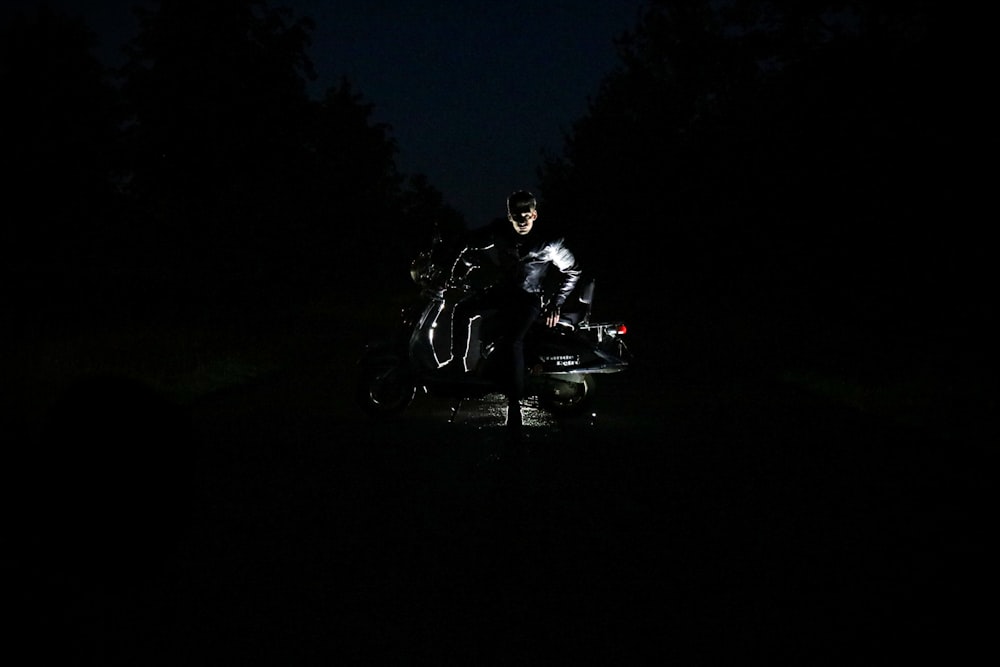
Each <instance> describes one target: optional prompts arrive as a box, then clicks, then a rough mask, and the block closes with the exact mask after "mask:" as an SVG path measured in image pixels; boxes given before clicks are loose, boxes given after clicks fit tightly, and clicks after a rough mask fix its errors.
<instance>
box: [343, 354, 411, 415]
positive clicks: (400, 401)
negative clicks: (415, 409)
mask: <svg viewBox="0 0 1000 667" xmlns="http://www.w3.org/2000/svg"><path fill="white" fill-rule="evenodd" d="M416 394H417V386H416V384H414V382H413V378H412V376H411V375H410V372H409V370H408V369H407V368H406V366H404V365H403V364H401V363H397V364H391V363H379V364H365V365H362V367H361V369H360V375H359V378H358V385H357V392H356V397H357V400H358V403H359V404H360V405H361V409H362V410H364V411H365V412H366V413H368V414H369V415H370V416H372V417H378V418H382V419H385V418H390V417H395V416H397V415H399V414H400V413H402V412H403V411H404V410H406V408H407V407H409V405H410V403H411V402H413V398H414V396H416Z"/></svg>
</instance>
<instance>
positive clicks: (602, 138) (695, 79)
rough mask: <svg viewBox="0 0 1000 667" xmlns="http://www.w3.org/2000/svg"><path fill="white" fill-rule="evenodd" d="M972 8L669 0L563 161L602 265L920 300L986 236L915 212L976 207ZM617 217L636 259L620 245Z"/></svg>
mask: <svg viewBox="0 0 1000 667" xmlns="http://www.w3.org/2000/svg"><path fill="white" fill-rule="evenodd" d="M959 16H960V13H959V12H957V11H955V10H954V9H953V8H949V7H947V6H946V4H945V3H942V2H933V1H929V2H920V3H888V4H887V3H875V2H864V1H862V2H808V3H798V2H759V1H756V0H734V1H732V2H724V3H718V2H710V1H708V0H706V1H704V2H699V3H684V4H680V5H679V4H677V3H671V2H667V1H665V0H653V1H651V2H650V3H649V4H648V5H647V8H646V11H645V13H644V15H643V17H642V18H641V20H640V21H639V23H638V25H637V26H636V28H635V30H634V31H632V32H631V33H628V34H626V35H623V36H622V37H621V38H620V39H619V41H618V44H619V54H620V65H619V66H618V68H617V69H616V70H615V71H614V72H612V73H610V74H609V75H608V76H607V77H606V78H605V80H604V81H603V82H602V85H601V88H600V90H599V91H598V92H597V94H596V96H595V97H594V98H593V99H592V100H591V103H590V106H589V109H588V113H587V114H586V115H585V116H584V117H583V118H581V119H579V120H578V121H577V122H576V123H575V124H574V125H573V126H572V128H571V131H570V132H569V133H568V135H567V137H566V141H565V147H564V153H563V154H562V155H560V156H557V157H552V156H550V157H548V158H547V159H546V161H545V164H544V165H543V167H542V174H541V180H542V188H541V190H542V195H543V196H544V198H545V201H546V204H547V206H548V207H549V209H550V210H551V211H552V212H554V213H557V214H558V215H560V216H562V217H564V218H566V219H567V220H571V221H572V222H573V223H574V224H575V226H576V230H577V232H578V233H579V235H580V236H581V237H582V238H583V246H584V248H586V250H587V252H588V253H589V254H590V261H591V262H592V263H597V264H598V265H606V264H613V265H616V266H614V267H611V266H609V267H608V270H609V271H610V270H611V269H612V268H613V269H614V271H615V273H616V274H617V275H618V276H619V277H620V278H621V279H622V280H624V279H625V278H629V279H630V280H631V281H632V282H633V283H634V284H635V285H641V286H647V285H655V286H656V287H655V288H654V289H656V290H657V291H658V292H660V291H662V290H666V291H667V292H668V293H670V294H671V295H672V298H674V297H676V298H678V299H684V298H690V299H691V300H692V301H693V302H697V303H700V304H703V305H704V306H705V307H707V308H713V307H719V304H720V303H722V302H724V301H727V300H728V301H730V302H743V303H747V304H752V307H760V306H762V305H767V306H768V307H771V308H773V309H775V310H782V309H786V310H787V309H789V308H796V307H799V306H802V305H809V306H810V307H815V306H819V307H830V306H836V307H838V308H845V309H848V310H850V311H851V313H852V314H857V313H858V312H860V311H861V310H867V311H868V312H874V309H875V308H880V309H881V311H882V312H886V308H885V306H886V304H887V303H888V305H893V306H894V305H896V304H898V305H899V306H900V308H902V309H903V310H909V311H911V312H912V311H916V310H920V309H922V308H924V307H925V306H922V305H921V304H920V303H918V302H919V301H920V300H922V299H924V298H925V297H926V296H927V295H928V292H929V291H931V290H934V289H936V288H934V287H933V285H932V284H931V282H932V281H931V280H928V279H925V278H924V276H925V275H926V274H927V271H926V268H927V267H929V266H939V265H940V262H941V261H942V260H943V261H945V262H946V263H947V264H948V265H949V266H954V265H955V264H960V263H961V260H959V259H957V257H956V255H960V254H962V253H967V252H970V251H972V249H971V248H964V249H961V248H959V247H956V246H954V245H952V239H949V241H948V242H947V243H946V244H945V246H946V247H942V244H941V243H940V241H941V236H940V234H939V233H937V232H939V231H940V229H939V228H936V227H928V226H926V225H915V224H913V220H914V218H915V217H917V216H921V217H926V216H935V217H942V218H943V217H946V216H947V217H950V216H952V214H953V211H954V210H956V207H960V206H961V197H960V195H959V192H960V189H961V187H962V180H961V179H960V177H958V176H957V175H956V171H955V169H954V165H958V164H962V163H964V162H965V161H964V160H963V159H962V158H961V155H960V150H959V146H960V142H961V139H960V136H959V128H960V127H961V121H960V114H959V113H956V110H955V105H954V103H953V100H954V99H955V96H956V93H957V92H958V91H957V86H956V84H955V83H954V78H953V73H954V72H956V71H960V70H961V69H962V68H966V69H968V68H969V67H970V66H971V65H970V62H969V61H968V60H967V59H966V54H965V50H964V49H962V48H960V47H961V41H962V40H961V33H960V32H959V30H958V27H957V26H958V17H959ZM611 220H613V221H615V225H614V232H615V234H618V235H620V236H621V237H624V239H626V240H625V241H624V242H623V243H622V248H623V252H625V253H626V254H627V256H628V261H627V266H625V267H623V266H621V264H622V262H621V258H620V256H619V255H618V254H613V253H607V252H606V251H605V249H606V248H607V236H608V231H607V229H608V225H607V223H608V221H611ZM931 230H933V231H931ZM636 238H638V239H640V242H635V240H634V239H636ZM652 238H655V239H656V241H655V242H650V243H645V242H643V241H642V240H644V239H652ZM953 238H958V237H957V236H956V237H953ZM915 295H920V296H915ZM887 300H888V301H887ZM765 302H766V303H765ZM878 304H881V306H879V305H878ZM890 310H892V309H890ZM845 312H847V311H845ZM897 312H898V311H897Z"/></svg>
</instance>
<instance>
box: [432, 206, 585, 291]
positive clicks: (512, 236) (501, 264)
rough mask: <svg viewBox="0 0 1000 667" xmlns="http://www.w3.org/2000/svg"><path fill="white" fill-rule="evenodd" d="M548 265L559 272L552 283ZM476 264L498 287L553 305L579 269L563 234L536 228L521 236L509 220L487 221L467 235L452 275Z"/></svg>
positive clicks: (575, 279)
mask: <svg viewBox="0 0 1000 667" xmlns="http://www.w3.org/2000/svg"><path fill="white" fill-rule="evenodd" d="M549 267H555V268H556V270H557V271H558V272H559V274H560V275H559V276H556V280H554V281H553V283H552V284H549V283H547V282H546V276H548V275H549V274H548V271H549ZM475 268H482V269H485V270H488V271H490V272H491V273H493V274H494V275H493V276H492V277H491V280H490V282H491V283H493V284H495V285H497V286H499V287H516V288H518V289H521V290H523V291H525V292H530V293H532V294H538V295H539V296H540V298H542V299H543V301H545V302H546V303H547V305H549V306H556V307H561V306H562V305H563V303H565V302H566V298H567V297H568V296H569V295H570V293H571V292H572V291H573V288H574V287H576V284H577V282H578V281H579V280H580V272H581V269H580V267H579V265H578V264H577V261H576V258H575V257H574V256H573V253H572V252H571V251H570V250H569V248H567V247H566V243H565V240H564V239H563V238H561V237H547V236H545V235H544V234H543V233H541V232H539V231H537V230H535V229H532V231H531V233H530V234H527V235H525V236H520V235H518V234H516V233H514V229H513V227H512V226H511V225H510V224H509V223H508V224H503V225H501V224H499V223H498V224H495V225H489V226H487V227H484V228H482V229H479V230H474V231H473V232H471V233H470V234H469V235H468V236H467V238H466V242H465V244H464V247H463V248H462V250H460V251H459V253H458V256H457V257H456V259H455V264H454V265H453V267H452V276H453V277H454V278H464V277H465V276H466V275H467V274H468V273H469V272H470V271H472V270H473V269H475Z"/></svg>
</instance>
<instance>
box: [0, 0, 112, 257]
mask: <svg viewBox="0 0 1000 667" xmlns="http://www.w3.org/2000/svg"><path fill="white" fill-rule="evenodd" d="M96 45H97V40H96V36H95V35H94V33H93V32H92V31H90V30H89V29H88V28H87V26H86V24H85V23H84V22H83V21H82V20H81V19H79V18H72V17H68V16H65V15H62V14H59V13H56V12H53V11H51V10H48V9H46V8H44V7H43V8H42V9H39V10H38V11H37V12H35V13H34V14H31V15H28V14H21V13H19V14H15V15H13V16H12V17H11V19H10V21H9V22H8V23H7V24H6V25H4V26H3V27H2V29H0V89H2V90H3V91H4V112H5V113H4V123H3V124H2V125H0V133H2V144H3V150H2V151H0V166H2V168H3V173H4V179H3V183H4V185H3V201H4V211H5V212H4V214H3V215H2V218H3V237H2V243H0V246H2V248H3V250H2V252H3V265H4V267H5V268H8V269H11V268H14V267H19V268H20V269H29V270H32V271H39V270H41V271H48V270H52V269H54V268H59V269H60V270H62V269H65V268H66V267H75V268H77V269H79V268H80V267H81V266H86V265H87V264H89V263H91V262H93V261H94V253H95V252H96V251H97V249H98V248H99V246H100V243H101V241H102V240H103V239H104V238H105V237H106V236H107V235H108V234H110V233H112V229H111V228H112V227H113V224H112V220H113V215H114V195H115V185H116V180H115V169H116V160H117V158H116V152H117V149H118V126H119V123H120V115H119V113H120V109H119V107H118V105H117V101H116V99H117V98H116V95H115V90H114V88H113V86H112V84H111V82H110V81H109V80H108V79H107V77H106V76H105V71H104V69H103V67H102V65H101V63H100V62H99V60H98V59H97V58H96V56H95V55H94V53H93V50H94V48H95V47H96Z"/></svg>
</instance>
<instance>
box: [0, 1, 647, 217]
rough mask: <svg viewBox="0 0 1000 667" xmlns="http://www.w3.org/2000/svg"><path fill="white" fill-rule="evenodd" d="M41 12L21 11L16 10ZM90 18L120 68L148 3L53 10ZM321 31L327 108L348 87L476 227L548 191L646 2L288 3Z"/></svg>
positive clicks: (404, 156)
mask: <svg viewBox="0 0 1000 667" xmlns="http://www.w3.org/2000/svg"><path fill="white" fill-rule="evenodd" d="M38 4H41V3H40V2H39V0H13V1H12V2H8V3H5V8H6V9H11V8H16V7H32V6H35V5H38ZM47 4H48V5H49V6H50V7H54V8H59V9H65V10H67V11H68V12H70V13H72V14H76V15H81V16H83V17H84V18H85V19H86V21H87V23H88V24H89V25H90V27H91V28H92V29H93V30H95V32H97V33H98V35H99V38H100V40H101V49H100V51H99V54H100V55H101V57H102V59H104V60H105V61H106V62H108V63H114V62H115V58H117V57H119V56H120V53H119V49H120V47H121V44H123V43H124V42H125V41H127V40H128V39H131V38H132V37H133V36H134V31H135V29H136V24H135V20H134V19H133V17H132V14H131V12H130V7H133V6H135V5H136V4H142V3H138V2H136V0H106V1H104V2H100V3H94V2H91V1H90V0H48V1H47ZM271 4H272V5H274V6H280V5H283V6H287V7H290V8H292V10H293V11H294V12H295V15H296V17H301V16H311V17H312V18H313V19H314V20H315V22H316V29H315V31H314V33H313V45H312V48H311V50H310V55H311V57H312V59H313V62H314V64H315V66H316V70H317V74H318V75H319V77H320V78H319V80H318V81H317V82H316V91H317V94H318V93H319V92H321V91H323V90H325V89H326V88H327V87H329V86H333V85H336V84H337V82H338V81H339V79H340V77H341V76H345V75H346V76H347V77H348V78H349V79H350V80H351V82H352V84H353V85H354V87H355V89H356V90H357V91H358V92H360V93H361V95H362V96H363V98H364V100H365V101H366V102H368V103H371V104H374V106H375V120H376V121H377V122H383V123H387V124H389V125H390V126H391V127H392V136H393V137H394V138H395V139H396V141H397V144H398V147H399V155H398V160H397V164H398V166H399V168H400V170H401V171H402V172H404V173H407V174H415V173H421V174H425V175H426V176H427V177H428V179H429V181H430V183H431V185H432V186H434V187H435V188H437V189H438V190H440V191H441V192H442V193H443V194H444V197H445V200H446V201H447V202H448V203H449V204H451V205H452V206H453V207H455V208H456V209H458V211H459V212H460V213H462V214H463V215H464V216H465V219H466V222H467V224H468V225H469V226H471V227H477V226H480V225H482V224H485V223H487V222H489V220H490V219H492V218H493V217H495V216H497V215H502V214H503V209H502V206H503V201H504V199H505V197H506V196H507V195H508V194H509V193H510V192H512V191H513V190H515V189H519V188H523V187H529V188H534V187H536V185H535V181H536V169H537V167H538V165H539V164H540V162H541V159H542V153H543V151H544V152H545V153H546V154H549V155H558V154H559V153H560V152H561V149H562V141H563V135H564V133H565V132H567V131H568V130H569V128H570V126H571V125H572V123H573V122H574V121H575V120H577V119H578V118H579V117H581V116H582V115H583V114H584V113H585V112H586V109H587V102H588V98H590V97H592V96H593V95H594V94H595V93H596V92H597V90H598V87H599V85H600V82H601V79H602V77H603V76H604V75H605V74H606V73H607V72H609V71H610V70H611V69H613V68H614V67H615V66H616V64H617V56H616V53H615V47H614V40H615V38H616V37H618V36H620V35H621V34H622V33H623V32H625V31H627V30H631V29H632V28H634V26H635V23H636V20H637V17H638V13H639V11H640V8H641V6H642V4H643V3H642V2H641V0H625V1H617V2H585V3H584V2H574V3H566V2H551V1H550V2H537V1H536V2H522V1H520V0H517V1H512V2H505V3H502V4H501V3H470V2H465V1H463V0H437V1H436V2H433V3H421V2H417V3H414V2H408V1H407V0H341V1H338V2H325V1H323V0H286V1H285V2H273V3H271Z"/></svg>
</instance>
